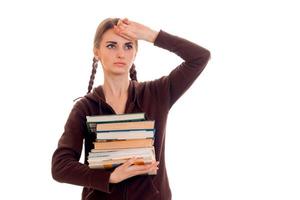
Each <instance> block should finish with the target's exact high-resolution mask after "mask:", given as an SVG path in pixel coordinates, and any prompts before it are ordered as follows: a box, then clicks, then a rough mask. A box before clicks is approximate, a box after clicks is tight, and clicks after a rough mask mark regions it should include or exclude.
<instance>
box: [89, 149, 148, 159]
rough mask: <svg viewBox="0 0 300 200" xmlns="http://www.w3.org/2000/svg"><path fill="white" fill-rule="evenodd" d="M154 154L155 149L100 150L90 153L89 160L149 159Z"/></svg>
mask: <svg viewBox="0 0 300 200" xmlns="http://www.w3.org/2000/svg"><path fill="white" fill-rule="evenodd" d="M152 154H154V147H153V146H152V147H144V148H131V149H112V150H98V151H92V152H89V155H88V160H93V161H95V160H98V161H100V160H110V159H121V158H124V157H125V158H126V157H147V156H149V155H152Z"/></svg>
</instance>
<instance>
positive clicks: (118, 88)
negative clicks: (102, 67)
mask: <svg viewBox="0 0 300 200" xmlns="http://www.w3.org/2000/svg"><path fill="white" fill-rule="evenodd" d="M128 87H129V79H128V77H124V76H119V77H111V76H105V77H104V83H103V91H104V94H105V96H107V97H108V96H113V97H122V96H124V95H127V90H128Z"/></svg>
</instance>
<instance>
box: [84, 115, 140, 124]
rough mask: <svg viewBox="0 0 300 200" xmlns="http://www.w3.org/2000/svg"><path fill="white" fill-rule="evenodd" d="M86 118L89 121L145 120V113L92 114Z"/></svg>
mask: <svg viewBox="0 0 300 200" xmlns="http://www.w3.org/2000/svg"><path fill="white" fill-rule="evenodd" d="M86 120H87V122H91V123H107V122H122V121H124V122H127V121H141V120H145V113H129V114H116V115H114V114H111V115H93V116H86Z"/></svg>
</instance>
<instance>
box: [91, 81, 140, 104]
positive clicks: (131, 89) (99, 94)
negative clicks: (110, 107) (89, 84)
mask: <svg viewBox="0 0 300 200" xmlns="http://www.w3.org/2000/svg"><path fill="white" fill-rule="evenodd" d="M137 85H138V82H136V81H130V82H129V86H128V100H127V105H126V107H131V104H134V103H135V102H136V100H137V88H136V87H137ZM85 97H86V98H88V99H90V100H93V101H95V102H97V103H100V104H102V103H106V101H105V95H104V92H103V86H102V85H100V86H98V87H96V88H94V89H93V91H92V92H91V93H89V94H87V95H86V96H85Z"/></svg>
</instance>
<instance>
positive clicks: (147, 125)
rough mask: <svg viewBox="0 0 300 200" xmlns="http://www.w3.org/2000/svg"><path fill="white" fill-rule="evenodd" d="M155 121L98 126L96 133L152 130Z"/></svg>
mask: <svg viewBox="0 0 300 200" xmlns="http://www.w3.org/2000/svg"><path fill="white" fill-rule="evenodd" d="M152 129H154V121H134V122H117V123H105V124H97V126H96V131H97V132H103V131H120V130H152Z"/></svg>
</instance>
